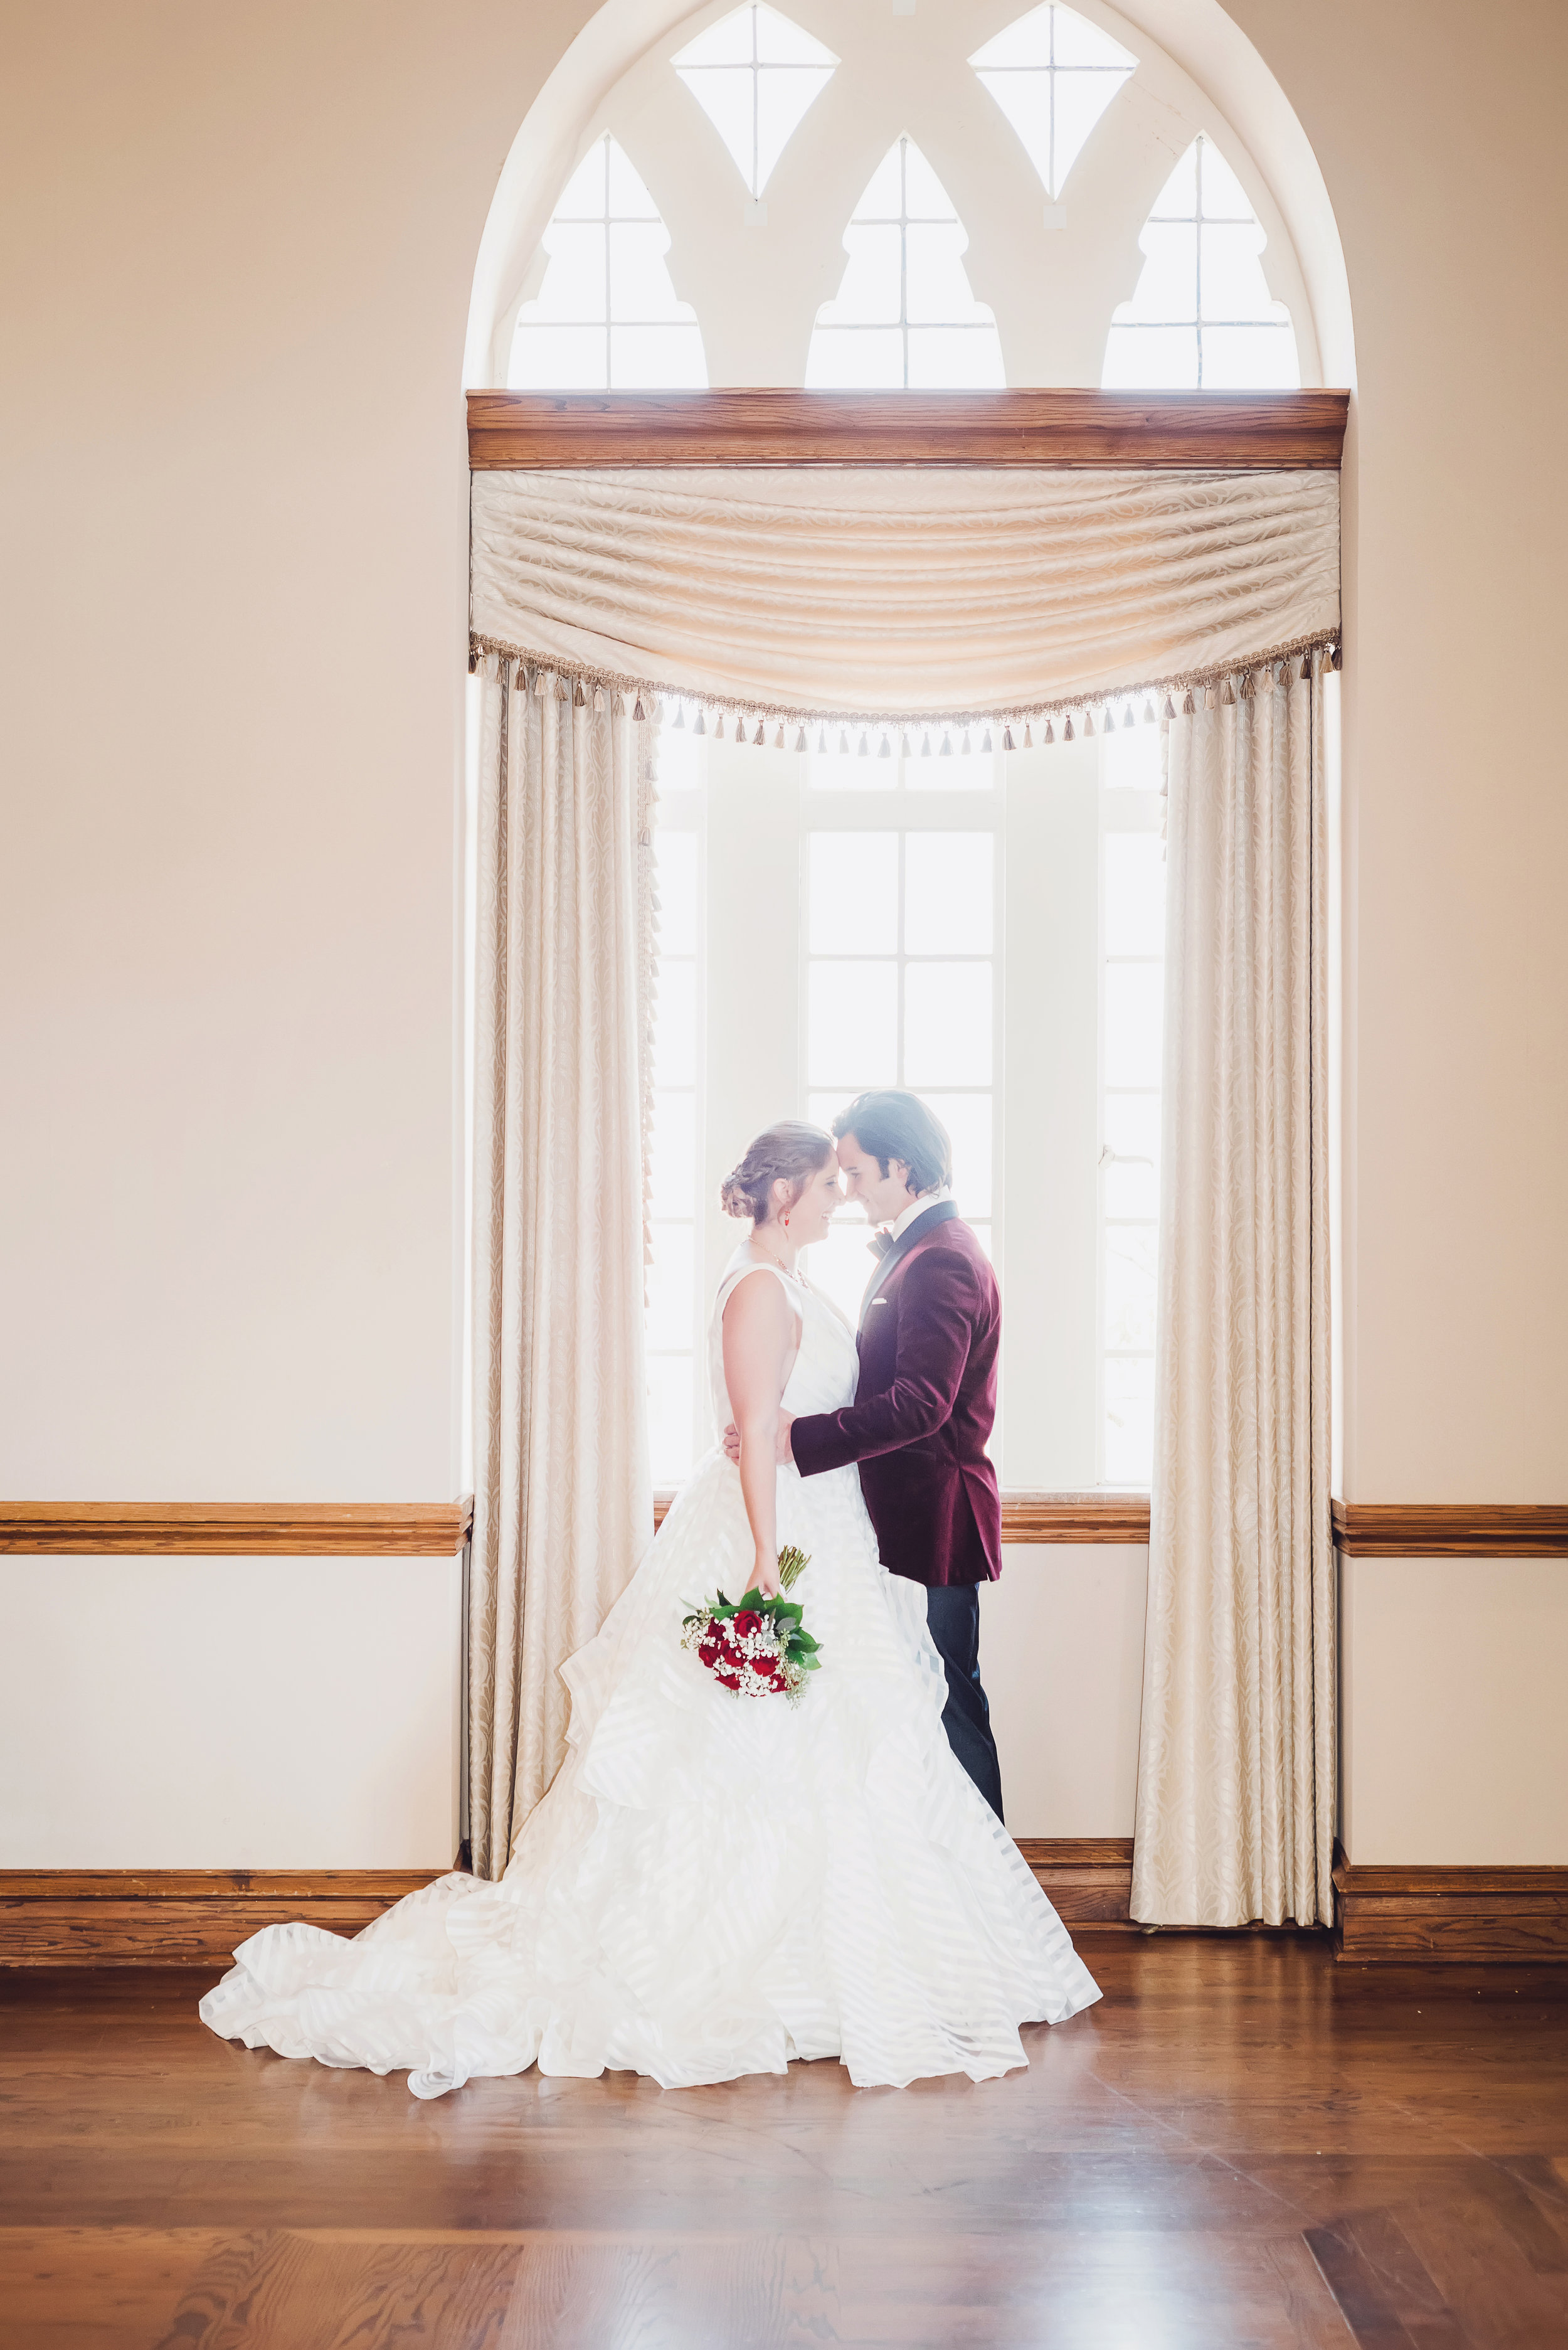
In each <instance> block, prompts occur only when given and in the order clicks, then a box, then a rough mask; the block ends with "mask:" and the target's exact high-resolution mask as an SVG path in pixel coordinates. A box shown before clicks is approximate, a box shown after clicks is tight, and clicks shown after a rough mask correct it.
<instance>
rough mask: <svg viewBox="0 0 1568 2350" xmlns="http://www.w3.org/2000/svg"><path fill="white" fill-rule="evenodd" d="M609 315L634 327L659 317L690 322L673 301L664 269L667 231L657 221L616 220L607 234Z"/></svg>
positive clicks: (677, 303)
mask: <svg viewBox="0 0 1568 2350" xmlns="http://www.w3.org/2000/svg"><path fill="white" fill-rule="evenodd" d="M609 240H610V268H609V280H610V316H611V317H612V318H617V319H619V318H625V319H628V320H630V321H631V322H632V323H633V324H634V325H635V324H638V323H639V322H640V323H641V324H644V325H646V324H648V323H649V321H650V320H654V319H659V318H681V319H683V320H685V321H687V322H690V320H691V312H690V310H689V309H687V308H685V307H684V306H683V305H682V304H680V303H679V302H678V301H677V300H676V298H675V288H674V286H672V285H671V283H670V272H669V270H668V269H667V268H666V267H665V265H664V256H665V255H666V254H667V253H668V252H669V250H670V231H669V230H668V229H667V228H666V227H665V225H664V223H663V222H662V221H660V220H654V221H636V222H627V221H618V222H617V224H616V225H615V226H614V227H613V228H612V229H611V231H610V233H609Z"/></svg>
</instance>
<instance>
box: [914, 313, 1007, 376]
mask: <svg viewBox="0 0 1568 2350" xmlns="http://www.w3.org/2000/svg"><path fill="white" fill-rule="evenodd" d="M1006 381H1007V377H1006V373H1005V371H1004V370H1003V368H1002V345H1001V343H1000V341H999V340H998V338H997V333H996V328H994V327H992V326H984V327H911V328H910V329H909V389H910V390H911V391H1000V390H1002V386H1003V385H1004V384H1005V383H1006Z"/></svg>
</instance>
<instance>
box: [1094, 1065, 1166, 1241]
mask: <svg viewBox="0 0 1568 2350" xmlns="http://www.w3.org/2000/svg"><path fill="white" fill-rule="evenodd" d="M1105 1147H1106V1149H1107V1150H1108V1151H1111V1152H1112V1153H1114V1156H1113V1157H1111V1158H1109V1159H1105V1160H1103V1162H1102V1172H1103V1176H1104V1190H1103V1191H1102V1193H1101V1201H1102V1205H1103V1207H1104V1210H1105V1213H1106V1215H1107V1216H1150V1217H1152V1216H1155V1215H1158V1212H1159V1096H1158V1094H1107V1095H1106V1102H1105Z"/></svg>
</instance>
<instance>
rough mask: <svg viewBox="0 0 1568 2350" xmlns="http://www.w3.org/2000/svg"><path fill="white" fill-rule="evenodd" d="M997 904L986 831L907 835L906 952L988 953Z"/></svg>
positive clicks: (989, 845)
mask: <svg viewBox="0 0 1568 2350" xmlns="http://www.w3.org/2000/svg"><path fill="white" fill-rule="evenodd" d="M1157 846H1158V844H1157ZM995 900H996V882H995V852H994V847H993V843H992V836H991V834H990V833H989V832H911V833H909V834H907V835H906V836H905V840H904V951H905V953H906V954H912V955H928V954H989V953H990V952H991V945H992V930H993V927H994V914H995Z"/></svg>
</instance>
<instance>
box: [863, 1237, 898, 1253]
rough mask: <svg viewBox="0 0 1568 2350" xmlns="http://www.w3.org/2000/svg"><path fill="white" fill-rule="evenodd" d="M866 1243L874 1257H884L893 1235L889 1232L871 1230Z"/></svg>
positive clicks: (891, 1242)
mask: <svg viewBox="0 0 1568 2350" xmlns="http://www.w3.org/2000/svg"><path fill="white" fill-rule="evenodd" d="M866 1245H867V1248H868V1249H869V1250H870V1252H871V1253H872V1255H873V1256H874V1257H877V1258H881V1257H885V1256H886V1255H887V1253H888V1250H889V1249H890V1248H891V1247H892V1245H893V1235H892V1233H891V1232H873V1233H872V1235H871V1237H870V1239H869V1240H868V1241H867V1243H866Z"/></svg>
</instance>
